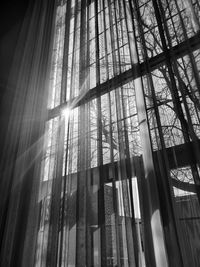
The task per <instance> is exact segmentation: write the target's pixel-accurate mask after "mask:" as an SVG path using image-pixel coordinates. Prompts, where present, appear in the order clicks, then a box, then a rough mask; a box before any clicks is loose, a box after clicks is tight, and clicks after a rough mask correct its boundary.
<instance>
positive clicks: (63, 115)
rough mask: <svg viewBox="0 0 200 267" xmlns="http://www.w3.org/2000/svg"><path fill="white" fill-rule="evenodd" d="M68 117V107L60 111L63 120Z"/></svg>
mask: <svg viewBox="0 0 200 267" xmlns="http://www.w3.org/2000/svg"><path fill="white" fill-rule="evenodd" d="M69 115H70V109H69V108H68V107H64V108H63V109H61V116H62V117H64V118H65V119H68V118H69Z"/></svg>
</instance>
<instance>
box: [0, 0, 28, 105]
mask: <svg viewBox="0 0 200 267" xmlns="http://www.w3.org/2000/svg"><path fill="white" fill-rule="evenodd" d="M30 2H31V0H18V1H17V0H15V1H14V0H10V1H3V4H1V7H0V101H2V97H3V95H4V93H5V90H6V89H5V88H6V83H7V79H8V74H9V70H10V67H11V64H12V59H13V55H14V51H15V47H16V43H17V39H18V36H19V32H20V28H21V25H22V22H23V19H24V16H25V13H26V10H27V7H28V4H29V3H30Z"/></svg>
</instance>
